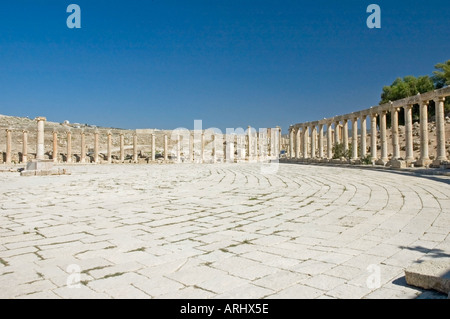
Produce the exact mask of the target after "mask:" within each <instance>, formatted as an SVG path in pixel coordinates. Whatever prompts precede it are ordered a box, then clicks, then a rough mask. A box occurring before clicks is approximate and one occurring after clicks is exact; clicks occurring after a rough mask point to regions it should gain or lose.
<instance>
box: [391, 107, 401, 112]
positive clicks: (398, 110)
mask: <svg viewBox="0 0 450 319" xmlns="http://www.w3.org/2000/svg"><path fill="white" fill-rule="evenodd" d="M400 109H401V107H400V106H393V107H392V108H391V112H400Z"/></svg>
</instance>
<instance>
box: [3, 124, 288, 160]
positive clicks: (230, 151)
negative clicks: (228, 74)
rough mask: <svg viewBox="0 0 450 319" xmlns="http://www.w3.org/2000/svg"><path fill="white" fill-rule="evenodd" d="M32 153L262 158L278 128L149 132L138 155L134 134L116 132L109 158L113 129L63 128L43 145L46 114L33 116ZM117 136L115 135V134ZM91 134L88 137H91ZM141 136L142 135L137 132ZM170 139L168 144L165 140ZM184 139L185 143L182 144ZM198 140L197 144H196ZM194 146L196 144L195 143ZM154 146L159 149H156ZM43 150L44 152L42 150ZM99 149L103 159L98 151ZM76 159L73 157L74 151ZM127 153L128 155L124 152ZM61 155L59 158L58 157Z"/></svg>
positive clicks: (268, 155)
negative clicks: (146, 143) (103, 142)
mask: <svg viewBox="0 0 450 319" xmlns="http://www.w3.org/2000/svg"><path fill="white" fill-rule="evenodd" d="M36 122H37V130H36V156H35V158H36V159H38V160H44V159H45V158H46V155H47V157H48V158H49V159H50V160H53V162H55V163H58V162H65V163H74V162H78V163H91V162H92V163H104V162H106V163H112V162H116V163H117V162H118V163H124V162H126V161H130V162H133V163H138V162H142V161H140V159H142V158H143V157H144V158H143V160H145V161H146V162H156V161H157V160H160V161H161V160H163V161H172V162H198V163H207V162H214V163H216V162H237V161H249V162H250V161H266V160H271V159H275V158H278V156H279V154H280V151H281V142H280V141H281V128H280V127H276V128H269V129H260V130H259V131H256V130H255V129H252V128H251V127H248V129H247V131H246V132H244V131H243V130H242V131H241V132H240V133H241V134H238V133H231V134H216V133H211V132H206V131H203V130H202V131H187V130H186V131H180V132H178V131H176V130H175V131H172V132H171V134H170V135H169V134H167V133H166V134H164V133H159V134H158V133H153V134H150V137H149V142H150V145H151V152H149V156H148V157H145V156H142V154H141V156H139V148H141V149H142V146H140V145H139V144H138V134H137V133H136V132H133V133H132V145H126V143H125V136H126V134H124V133H116V134H118V135H119V151H118V156H115V158H113V153H117V150H116V152H114V150H113V132H111V131H107V132H105V131H103V132H101V131H99V130H95V131H93V132H86V131H85V130H79V131H77V132H75V131H72V130H67V131H66V132H62V133H61V132H57V131H52V135H51V136H52V143H51V145H52V149H47V150H46V149H45V145H46V144H45V130H44V127H45V122H46V118H44V117H38V118H36ZM13 132H15V133H16V131H14V130H12V129H6V152H5V153H6V156H5V160H4V162H5V163H6V164H11V163H12V149H13V147H12V146H13V145H12V133H13ZM28 133H29V132H28V131H27V130H22V131H21V134H22V156H21V157H20V160H19V162H21V163H26V162H27V161H28V160H30V159H31V156H30V155H29V153H28ZM75 134H77V135H78V134H79V141H80V143H79V149H77V150H75V149H73V147H72V140H73V138H74V135H75ZM87 134H91V135H93V149H90V152H88V148H87V143H86V135H87ZM100 134H106V145H102V146H103V147H104V148H106V152H105V151H103V152H102V151H101V149H100V146H101V145H100V142H99V139H100ZM157 135H158V136H160V137H161V135H163V136H162V145H157V138H156V137H157ZM116 137H117V136H116ZM91 138H92V137H91ZM141 138H142V136H141ZM61 139H62V140H63V141H64V142H65V143H64V144H65V149H60V148H59V146H60V141H61ZM169 139H170V142H171V143H170V144H169ZM186 140H188V144H189V146H188V147H187V148H186V147H182V145H185V144H186ZM199 142H200V146H198V144H199ZM196 146H197V147H196ZM157 148H158V149H160V150H161V151H158V152H157ZM126 149H132V154H131V156H130V155H129V154H126ZM46 151H47V153H46ZM102 153H103V155H104V156H103V159H101V154H102ZM75 154H76V155H78V156H76V159H75V160H74V155H75ZM127 155H128V156H127ZM61 158H62V161H61V160H60V159H61Z"/></svg>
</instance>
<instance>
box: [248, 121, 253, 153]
mask: <svg viewBox="0 0 450 319" xmlns="http://www.w3.org/2000/svg"><path fill="white" fill-rule="evenodd" d="M247 135H248V141H247V156H248V161H251V160H252V159H253V157H252V151H253V148H252V145H253V141H252V128H251V127H250V126H248V127H247Z"/></svg>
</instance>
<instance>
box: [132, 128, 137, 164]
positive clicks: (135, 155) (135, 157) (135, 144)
mask: <svg viewBox="0 0 450 319" xmlns="http://www.w3.org/2000/svg"><path fill="white" fill-rule="evenodd" d="M137 145H138V137H137V134H136V133H134V134H133V163H137V162H138V147H137Z"/></svg>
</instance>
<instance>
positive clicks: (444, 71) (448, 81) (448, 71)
mask: <svg viewBox="0 0 450 319" xmlns="http://www.w3.org/2000/svg"><path fill="white" fill-rule="evenodd" d="M434 68H435V69H437V71H433V74H434V76H433V81H434V84H435V86H436V89H440V88H443V87H444V86H446V85H450V60H448V61H447V62H444V63H438V64H436V65H435V67H434Z"/></svg>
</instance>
